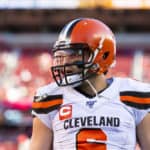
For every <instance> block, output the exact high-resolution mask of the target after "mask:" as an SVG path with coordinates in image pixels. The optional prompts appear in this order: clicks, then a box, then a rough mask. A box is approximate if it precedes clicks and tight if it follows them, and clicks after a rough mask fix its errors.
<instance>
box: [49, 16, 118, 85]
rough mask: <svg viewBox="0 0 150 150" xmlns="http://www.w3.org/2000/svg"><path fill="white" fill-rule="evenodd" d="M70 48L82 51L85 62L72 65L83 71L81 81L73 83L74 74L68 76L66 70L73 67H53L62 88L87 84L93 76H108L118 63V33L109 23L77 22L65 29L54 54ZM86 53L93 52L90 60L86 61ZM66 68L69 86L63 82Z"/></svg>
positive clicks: (54, 49) (85, 19) (56, 79)
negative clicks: (105, 74)
mask: <svg viewBox="0 0 150 150" xmlns="http://www.w3.org/2000/svg"><path fill="white" fill-rule="evenodd" d="M68 49H72V50H73V51H79V50H82V55H83V60H82V61H80V62H75V63H74V64H72V65H77V66H78V67H80V68H82V71H81V72H80V79H78V80H75V81H69V80H68V79H67V77H69V76H70V77H71V76H72V75H73V74H71V75H70V74H67V72H66V71H65V70H66V69H65V67H68V66H70V65H71V64H69V63H67V64H66V65H63V66H61V65H58V66H52V68H51V70H52V74H53V77H54V79H55V81H56V82H57V84H58V85H59V86H64V85H71V84H74V83H77V82H80V81H83V80H85V79H87V78H88V77H89V74H93V73H97V74H102V73H106V72H107V71H108V69H109V68H110V67H111V66H113V64H114V63H115V56H116V41H115V37H114V34H113V33H112V31H111V30H110V28H109V27H108V26H107V25H106V24H104V23H103V22H102V21H100V20H97V19H92V18H79V19H75V20H73V21H71V22H69V23H68V24H67V25H66V26H65V27H64V28H63V29H62V31H61V32H60V35H59V37H58V40H57V41H56V42H55V45H54V47H53V52H54V53H55V52H56V51H59V50H64V51H67V50H68ZM86 52H90V57H89V59H88V61H85V59H84V55H85V53H86ZM62 67H63V72H64V76H63V78H65V83H63V82H62V79H61V78H62V76H61V71H60V68H62ZM77 74H79V72H77Z"/></svg>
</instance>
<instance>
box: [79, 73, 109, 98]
mask: <svg viewBox="0 0 150 150" xmlns="http://www.w3.org/2000/svg"><path fill="white" fill-rule="evenodd" d="M91 86H92V87H91ZM107 86H108V84H107V80H106V78H105V76H104V75H94V76H92V77H91V78H89V79H88V81H84V82H83V83H82V84H81V85H80V86H79V87H77V89H78V90H79V91H81V92H83V93H85V94H88V95H90V96H95V95H96V93H98V92H100V91H102V90H104V89H105V88H106V87H107ZM93 88H94V90H93Z"/></svg>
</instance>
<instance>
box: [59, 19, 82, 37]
mask: <svg viewBox="0 0 150 150" xmlns="http://www.w3.org/2000/svg"><path fill="white" fill-rule="evenodd" d="M81 20H83V19H82V18H79V19H75V20H74V21H71V22H70V23H69V24H67V25H66V26H65V27H64V28H63V29H62V32H61V33H60V39H65V38H66V39H69V38H70V35H71V32H72V30H73V27H74V26H75V25H76V24H77V23H78V22H79V21H81Z"/></svg>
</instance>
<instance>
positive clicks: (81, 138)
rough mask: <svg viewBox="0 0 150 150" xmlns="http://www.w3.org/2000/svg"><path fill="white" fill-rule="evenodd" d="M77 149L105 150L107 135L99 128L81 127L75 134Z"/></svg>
mask: <svg viewBox="0 0 150 150" xmlns="http://www.w3.org/2000/svg"><path fill="white" fill-rule="evenodd" d="M76 140H77V150H92V149H94V150H106V144H105V143H103V142H101V141H104V142H105V141H106V140H107V136H106V134H105V133H104V132H103V131H102V130H101V129H81V130H80V131H79V132H78V133H77V136H76Z"/></svg>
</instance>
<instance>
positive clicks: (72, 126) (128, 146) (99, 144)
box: [32, 78, 150, 150]
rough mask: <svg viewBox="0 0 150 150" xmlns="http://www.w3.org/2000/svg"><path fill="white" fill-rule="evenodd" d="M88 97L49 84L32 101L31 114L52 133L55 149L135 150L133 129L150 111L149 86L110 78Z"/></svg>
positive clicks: (72, 89)
mask: <svg viewBox="0 0 150 150" xmlns="http://www.w3.org/2000/svg"><path fill="white" fill-rule="evenodd" d="M112 79H113V81H112V83H111V84H110V86H109V87H108V88H106V89H105V90H104V91H102V92H99V93H98V95H97V96H95V97H92V98H89V97H87V96H85V95H83V94H81V93H80V92H79V91H77V90H75V89H74V88H72V87H58V86H57V85H56V84H55V83H51V84H49V85H46V86H44V87H41V88H40V89H39V90H38V91H37V94H36V96H35V98H34V101H33V105H32V107H33V110H32V114H33V115H34V116H37V117H38V118H39V119H40V120H41V121H42V122H43V123H44V124H45V125H46V126H47V127H48V128H50V129H52V130H53V133H54V140H53V149H54V150H83V149H84V150H134V149H135V145H136V126H137V125H138V124H139V123H140V122H141V121H142V119H143V118H144V117H145V115H146V114H147V113H148V112H150V85H149V84H146V83H141V82H139V81H136V80H132V79H129V78H112Z"/></svg>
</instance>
